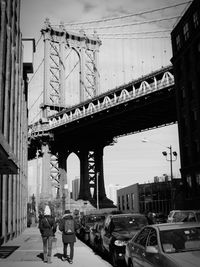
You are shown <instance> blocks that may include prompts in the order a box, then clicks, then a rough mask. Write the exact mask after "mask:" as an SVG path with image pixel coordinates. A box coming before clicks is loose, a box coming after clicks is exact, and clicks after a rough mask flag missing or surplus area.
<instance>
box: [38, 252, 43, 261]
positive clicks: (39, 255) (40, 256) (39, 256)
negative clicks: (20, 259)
mask: <svg viewBox="0 0 200 267" xmlns="http://www.w3.org/2000/svg"><path fill="white" fill-rule="evenodd" d="M37 257H38V258H39V259H41V260H42V261H43V260H44V255H43V252H40V254H38V255H37Z"/></svg>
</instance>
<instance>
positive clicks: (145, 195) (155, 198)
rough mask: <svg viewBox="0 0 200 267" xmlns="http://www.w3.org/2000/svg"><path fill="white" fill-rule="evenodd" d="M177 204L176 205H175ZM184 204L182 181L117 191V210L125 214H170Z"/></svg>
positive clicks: (176, 180)
mask: <svg viewBox="0 0 200 267" xmlns="http://www.w3.org/2000/svg"><path fill="white" fill-rule="evenodd" d="M175 203H176V205H175ZM181 203H182V188H181V179H174V181H173V187H172V183H171V181H164V182H163V181H161V182H160V181H159V180H158V181H157V182H154V183H145V184H138V183H137V184H133V185H130V186H127V187H124V188H121V189H119V190H117V208H118V210H120V211H122V212H123V213H129V212H131V213H132V212H136V213H137V212H139V213H147V212H155V213H159V212H161V213H164V214H165V215H168V214H169V211H170V210H172V209H179V208H180V205H181Z"/></svg>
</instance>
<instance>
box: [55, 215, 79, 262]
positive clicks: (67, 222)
mask: <svg viewBox="0 0 200 267" xmlns="http://www.w3.org/2000/svg"><path fill="white" fill-rule="evenodd" d="M76 229H77V224H76V222H75V220H74V218H73V216H72V215H71V213H70V210H65V213H64V215H63V217H62V219H61V221H60V224H59V230H60V231H61V232H62V241H63V257H62V260H63V261H65V260H67V259H68V257H67V247H68V244H69V246H70V257H69V259H68V261H69V263H73V257H74V243H75V242H76V235H75V231H76Z"/></svg>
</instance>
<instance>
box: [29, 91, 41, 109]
mask: <svg viewBox="0 0 200 267" xmlns="http://www.w3.org/2000/svg"><path fill="white" fill-rule="evenodd" d="M42 94H43V92H41V93H40V95H39V96H38V97H37V99H36V100H35V101H34V103H33V104H32V105H31V107H30V108H29V111H30V110H31V109H32V108H33V106H34V105H35V104H36V102H37V101H38V99H39V98H40V97H41V95H42Z"/></svg>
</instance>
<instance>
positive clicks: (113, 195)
mask: <svg viewBox="0 0 200 267" xmlns="http://www.w3.org/2000/svg"><path fill="white" fill-rule="evenodd" d="M122 187H123V186H121V185H119V184H115V185H113V184H109V185H108V186H107V196H108V198H109V199H111V200H112V201H113V203H114V204H115V205H117V190H118V189H121V188H122Z"/></svg>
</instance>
